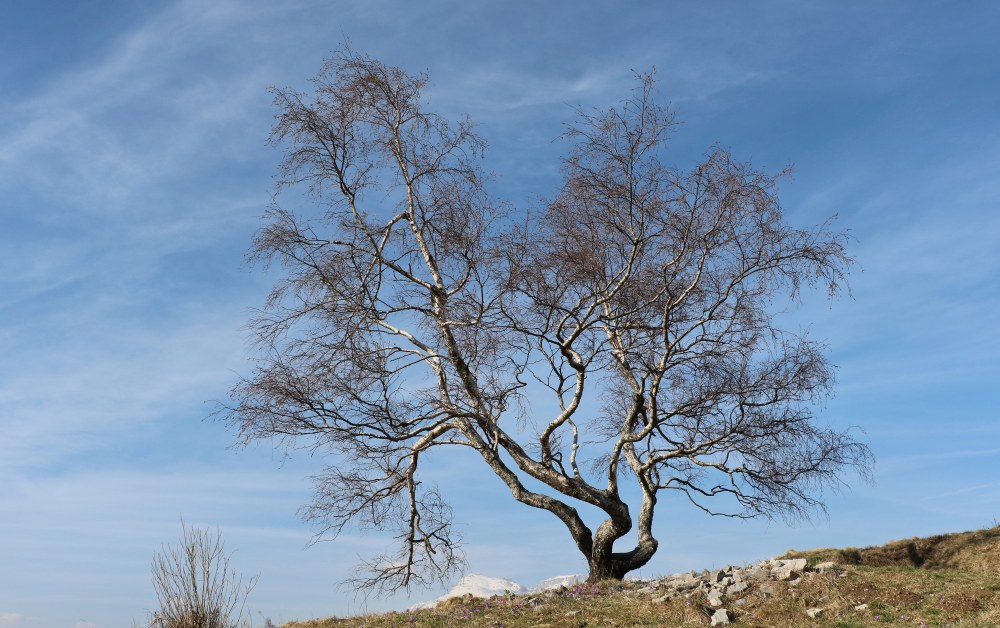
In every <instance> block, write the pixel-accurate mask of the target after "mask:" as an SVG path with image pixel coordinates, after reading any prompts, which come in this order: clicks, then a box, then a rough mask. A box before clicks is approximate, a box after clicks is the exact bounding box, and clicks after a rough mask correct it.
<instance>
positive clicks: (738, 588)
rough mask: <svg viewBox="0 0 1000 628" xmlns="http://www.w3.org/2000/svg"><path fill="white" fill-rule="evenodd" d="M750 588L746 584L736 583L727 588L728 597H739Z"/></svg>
mask: <svg viewBox="0 0 1000 628" xmlns="http://www.w3.org/2000/svg"><path fill="white" fill-rule="evenodd" d="M749 586H750V585H748V584H747V583H746V582H735V583H733V584H731V585H729V586H728V587H726V595H730V596H732V595H739V594H740V593H743V592H744V591H746V590H747V588H748V587H749Z"/></svg>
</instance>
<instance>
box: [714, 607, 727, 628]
mask: <svg viewBox="0 0 1000 628" xmlns="http://www.w3.org/2000/svg"><path fill="white" fill-rule="evenodd" d="M712 625H713V626H728V625H729V611H727V610H726V609H724V608H720V609H719V610H717V611H715V613H714V614H713V615H712Z"/></svg>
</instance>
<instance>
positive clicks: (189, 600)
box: [148, 520, 257, 628]
mask: <svg viewBox="0 0 1000 628" xmlns="http://www.w3.org/2000/svg"><path fill="white" fill-rule="evenodd" d="M181 530H182V537H181V543H180V545H177V546H172V547H170V546H167V547H164V548H163V550H162V551H161V552H160V553H159V554H157V555H156V556H155V557H154V558H153V587H154V588H155V589H156V599H157V602H158V604H159V610H158V611H156V612H155V613H153V615H152V617H151V618H150V621H149V624H148V625H149V627H150V628H244V627H249V626H250V625H251V622H250V615H249V612H248V611H247V608H246V600H247V596H249V595H250V591H252V590H253V588H254V586H255V585H256V584H257V576H254V577H253V578H250V579H249V580H246V581H244V579H243V577H242V576H241V575H239V574H238V573H237V572H236V570H235V569H233V568H232V567H231V566H230V557H231V556H232V555H231V554H227V553H226V551H225V545H224V543H223V541H222V534H221V533H220V532H218V531H216V532H214V533H212V532H210V531H209V530H205V529H201V528H195V527H188V526H186V525H185V524H184V522H183V520H182V521H181Z"/></svg>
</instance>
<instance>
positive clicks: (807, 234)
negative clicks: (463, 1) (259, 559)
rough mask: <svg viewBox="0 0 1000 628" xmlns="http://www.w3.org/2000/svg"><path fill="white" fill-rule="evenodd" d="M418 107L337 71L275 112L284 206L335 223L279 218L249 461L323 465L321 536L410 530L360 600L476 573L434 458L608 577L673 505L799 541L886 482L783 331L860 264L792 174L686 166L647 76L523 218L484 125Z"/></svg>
mask: <svg viewBox="0 0 1000 628" xmlns="http://www.w3.org/2000/svg"><path fill="white" fill-rule="evenodd" d="M426 83H427V77H426V76H423V75H413V74H410V73H407V72H405V71H404V70H402V69H399V68H395V67H390V66H387V65H385V64H383V63H382V62H380V61H378V60H375V59H371V58H368V57H366V56H364V55H361V54H358V53H356V52H354V51H351V50H347V49H345V50H342V51H341V52H339V53H337V54H336V55H335V56H334V57H332V58H331V59H330V60H329V61H327V63H326V64H325V65H324V67H323V69H322V70H321V71H320V73H319V74H318V75H317V76H316V77H315V78H314V80H313V85H314V93H313V94H312V95H307V94H304V93H301V92H299V91H296V90H293V89H275V90H274V96H275V107H276V110H277V114H276V124H275V127H274V131H273V134H272V136H271V141H272V142H273V144H274V145H276V146H281V147H283V148H284V150H285V151H286V152H285V159H284V162H283V165H282V167H281V170H280V177H279V184H278V192H279V193H280V192H282V191H283V190H285V189H287V188H289V187H294V188H299V187H302V189H305V190H307V191H308V194H309V195H311V198H312V199H313V200H314V201H315V202H316V203H317V204H318V205H319V206H321V207H322V209H323V211H322V212H321V214H320V215H314V216H312V217H310V216H309V215H307V214H303V213H301V212H295V211H292V210H289V209H287V208H285V207H283V206H282V205H281V204H280V200H279V199H280V196H279V195H276V200H275V203H274V205H273V207H272V208H271V210H270V211H269V214H268V222H267V225H266V226H265V227H263V228H262V229H261V230H260V232H259V233H258V235H257V237H256V239H255V242H254V247H253V256H254V258H255V259H258V260H261V261H263V262H265V263H270V262H276V263H279V264H280V265H281V268H282V270H283V275H282V278H281V279H280V281H279V282H278V283H277V285H276V287H275V288H274V291H273V292H272V294H271V295H270V297H269V299H268V301H267V302H266V304H265V305H264V307H263V308H262V309H261V311H260V312H259V315H258V316H257V317H256V318H255V319H254V320H253V321H252V329H253V332H254V337H255V338H256V340H257V342H258V347H259V348H260V356H259V362H258V364H257V367H256V368H255V370H254V371H253V372H252V373H251V374H250V375H249V376H247V377H246V378H245V379H243V380H241V381H240V382H239V383H238V384H237V385H236V386H235V388H234V389H233V391H232V398H233V402H232V404H231V407H229V408H228V409H227V417H228V419H229V421H230V422H231V424H232V425H233V426H234V427H235V428H236V429H237V430H238V432H239V434H240V436H241V438H242V439H244V440H246V441H251V440H254V439H274V438H278V439H281V440H283V442H284V443H285V444H286V445H288V446H290V447H297V446H307V447H313V448H316V449H317V450H319V451H321V452H323V453H325V454H328V455H329V456H330V458H329V462H330V464H329V465H328V466H327V467H326V469H325V470H324V471H323V472H322V473H321V474H319V475H318V476H317V477H316V489H317V490H316V496H315V500H314V501H313V503H312V504H310V505H309V506H307V507H306V508H305V511H304V512H305V514H306V517H307V518H308V519H309V520H312V521H314V522H316V523H317V524H319V525H320V526H321V528H322V530H324V531H326V532H332V533H336V532H339V531H340V530H342V529H343V528H344V527H345V526H348V525H358V526H361V527H365V526H371V527H375V528H379V529H387V528H390V529H394V530H396V531H397V534H398V541H399V543H398V547H397V549H398V552H397V553H392V554H389V555H386V556H379V557H373V558H372V559H371V561H370V562H368V563H367V564H366V565H365V567H366V569H365V570H364V572H363V574H361V575H359V577H358V581H357V583H358V584H360V585H362V586H371V587H375V588H381V589H383V590H387V589H394V588H396V587H399V586H410V585H412V584H415V583H428V582H431V581H433V580H434V579H438V578H445V577H447V576H448V575H450V574H451V572H453V571H454V570H455V569H456V568H459V567H460V566H461V562H462V554H461V552H460V548H459V543H458V541H459V539H457V538H456V537H455V535H454V534H453V532H452V529H451V510H450V508H449V507H448V505H447V502H446V501H445V499H444V496H443V495H441V494H439V492H438V491H437V489H436V488H434V487H432V486H428V485H427V484H425V483H422V482H421V481H420V479H419V478H420V472H421V469H422V468H423V466H422V465H423V464H424V461H425V460H427V455H426V454H427V453H428V452H429V451H431V450H432V449H434V450H446V449H454V448H465V449H471V450H473V451H474V452H476V454H478V456H479V457H481V458H482V460H483V462H484V463H485V467H484V468H485V469H489V470H490V471H492V473H494V474H496V476H498V477H499V478H500V479H501V480H502V481H503V482H504V483H505V484H506V485H507V487H509V489H510V493H511V495H512V497H513V498H514V499H515V500H517V501H518V502H521V503H523V504H526V505H528V506H531V507H534V508H539V509H543V510H546V511H549V512H551V513H552V514H553V515H554V516H555V517H556V518H558V519H559V520H560V521H561V522H562V523H563V524H564V525H565V526H566V528H567V530H568V531H569V533H570V535H571V537H572V539H573V542H574V543H575V545H576V547H577V548H578V549H579V550H580V552H582V554H583V555H584V556H585V557H586V559H587V561H588V565H589V569H590V577H591V578H592V579H600V578H607V577H614V578H622V577H624V576H625V574H627V573H628V572H630V571H632V570H635V569H638V568H639V567H641V566H642V565H644V564H646V563H647V562H648V561H649V560H650V558H651V557H652V556H653V554H654V552H655V551H656V549H657V546H658V541H657V539H656V536H655V529H654V525H653V519H654V512H655V507H656V505H657V498H658V495H660V494H661V491H674V492H676V493H678V494H681V495H684V496H686V497H687V498H688V499H689V500H690V502H691V503H692V504H694V505H695V506H696V507H698V508H701V509H702V510H704V511H706V512H708V513H711V514H725V515H728V516H735V517H757V516H767V517H774V516H791V517H794V516H798V515H803V514H807V513H809V512H811V511H812V510H813V509H815V508H817V507H820V508H821V507H822V502H821V497H822V491H823V489H824V488H825V487H835V486H837V485H838V484H839V483H840V482H841V481H842V480H841V479H840V478H841V477H842V473H843V472H844V471H845V469H846V468H848V467H854V468H856V469H858V470H859V471H861V473H862V474H864V473H866V472H867V469H868V467H869V462H870V452H869V450H868V448H867V447H866V446H865V445H864V444H863V443H862V442H859V440H858V439H857V438H855V437H854V436H853V435H852V434H851V433H850V432H849V431H838V430H835V429H831V428H829V427H826V426H825V425H823V424H822V423H821V422H820V421H819V419H818V416H817V412H818V409H819V408H820V407H821V406H822V402H823V401H824V400H825V399H826V398H827V397H828V396H829V395H830V394H831V393H832V388H833V383H834V373H833V368H832V366H831V365H830V363H829V362H828V360H827V358H826V357H825V355H824V352H823V346H822V345H821V344H819V343H817V342H816V341H814V340H812V339H810V338H808V337H807V336H806V335H805V334H803V333H798V332H795V331H792V330H788V329H782V328H780V327H779V326H778V324H777V322H776V317H775V311H776V308H777V307H781V306H783V305H784V304H785V303H787V302H788V301H789V300H794V299H797V298H798V297H799V295H800V291H801V290H803V289H804V288H820V289H822V290H825V291H826V292H827V293H828V294H829V295H830V296H833V295H836V294H837V293H838V292H839V291H840V290H841V289H842V287H843V286H844V285H845V279H846V273H847V271H848V270H849V267H850V266H851V258H850V257H849V256H848V254H847V252H846V250H845V244H846V241H847V236H846V234H845V233H843V232H837V231H834V230H833V228H832V224H831V222H829V221H828V222H826V223H824V224H821V225H819V226H817V227H814V228H809V229H800V228H795V227H793V226H791V225H789V224H788V223H787V222H786V220H785V217H784V214H783V211H782V207H781V204H780V203H779V200H778V196H777V183H778V181H779V179H780V177H781V176H782V174H783V173H777V174H769V173H767V172H763V171H761V170H758V169H756V168H754V167H753V166H752V165H751V164H750V163H748V162H745V161H740V160H738V159H736V158H734V157H733V155H731V154H730V152H729V151H727V150H725V149H723V148H720V147H713V148H711V149H710V150H709V151H708V152H707V153H706V154H705V156H704V159H703V160H701V161H700V162H699V163H697V164H695V165H694V166H693V167H690V168H688V169H681V168H676V167H672V166H668V165H667V164H666V163H664V161H663V159H664V156H665V150H664V149H665V144H666V142H667V139H668V136H669V134H670V132H671V129H672V114H671V112H670V111H669V110H668V109H667V108H665V107H663V106H661V105H659V104H657V103H656V101H655V98H654V90H653V88H654V82H653V77H652V75H646V76H640V77H639V79H638V83H637V86H636V88H635V90H634V91H633V92H632V93H631V94H629V95H628V96H627V97H626V98H625V100H624V101H623V102H622V103H620V104H619V105H617V106H614V107H611V108H609V109H607V110H606V111H593V112H584V111H578V112H577V116H576V119H575V121H574V122H573V123H572V124H571V125H570V126H569V127H568V130H567V132H566V133H565V136H566V139H567V140H568V141H569V143H570V145H571V148H570V150H569V151H568V154H567V156H566V157H565V159H564V161H563V164H562V166H563V169H562V172H563V178H562V182H561V185H560V187H559V188H558V190H557V191H556V192H555V193H554V194H553V196H552V198H551V200H550V201H549V202H547V203H546V204H545V205H544V206H543V207H538V208H531V209H530V211H521V210H514V209H510V208H507V207H506V206H505V205H504V204H503V203H499V202H497V201H495V200H494V199H493V198H492V197H491V195H490V194H489V193H488V190H487V185H486V183H487V177H486V176H485V175H484V172H483V170H482V166H481V163H482V155H483V150H484V148H485V143H484V141H483V140H482V138H480V137H479V136H478V135H477V134H476V133H475V131H474V129H473V127H472V125H471V123H470V122H469V121H468V120H462V121H459V122H457V123H452V122H449V121H447V120H445V119H444V118H442V117H441V116H439V115H436V114H434V113H431V112H427V111H425V110H424V102H423V99H422V90H423V89H424V87H425V86H426ZM537 408H554V410H553V411H552V412H551V413H550V414H547V415H543V414H541V413H540V411H539V410H537ZM625 483H629V484H632V485H633V486H634V487H635V489H633V490H632V491H631V492H629V491H623V485H624V484H625ZM538 487H541V488H538ZM629 495H637V496H638V497H637V498H635V499H634V500H632V501H633V502H634V503H630V499H629ZM580 504H589V505H590V506H593V507H596V508H597V509H598V510H599V511H600V512H602V513H603V519H602V520H601V521H600V522H598V523H597V525H596V526H595V525H591V524H588V522H586V521H585V520H584V518H583V517H582V516H581V514H580V512H579V510H578V508H579V506H580ZM633 529H635V530H636V532H637V537H636V538H637V540H636V543H635V545H634V546H633V547H629V548H625V549H622V550H621V551H615V547H614V545H615V542H616V541H617V540H619V539H621V538H622V537H624V536H625V535H626V534H627V533H629V532H630V531H631V530H633Z"/></svg>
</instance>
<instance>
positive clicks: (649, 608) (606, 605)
mask: <svg viewBox="0 0 1000 628" xmlns="http://www.w3.org/2000/svg"><path fill="white" fill-rule="evenodd" d="M783 558H789V559H791V558H805V559H806V560H807V563H808V564H809V565H810V566H814V565H819V564H821V563H825V562H827V561H833V562H835V563H837V567H836V568H833V569H824V570H822V571H809V572H808V573H803V574H801V577H799V578H796V579H792V580H784V581H766V582H750V583H749V587H748V588H747V589H746V591H745V592H743V593H741V594H740V595H739V596H738V597H739V599H736V597H737V596H731V597H732V598H733V599H726V600H725V601H724V602H723V606H724V607H725V608H726V609H728V614H729V619H730V621H731V624H729V625H731V626H748V627H749V626H759V627H764V626H817V627H837V628H853V627H858V628H861V627H869V626H926V627H928V628H929V627H931V626H956V627H957V626H981V627H998V626H1000V527H996V528H991V529H986V530H978V531H975V532H965V533H960V534H944V535H938V536H933V537H928V538H922V539H917V538H913V539H908V540H903V541H894V542H891V543H888V544H886V545H882V546H878V547H866V548H861V549H858V548H847V549H818V550H812V551H805V552H800V551H794V550H791V551H789V552H788V554H787V555H786V556H785V557H783ZM667 598H669V599H667ZM815 609H822V610H821V611H820V612H819V613H816V612H815ZM716 610H717V609H716V608H713V607H712V606H710V605H709V603H708V600H707V598H706V596H705V594H704V592H703V591H701V590H699V589H694V590H693V591H692V592H689V593H686V594H680V595H678V594H676V592H673V590H672V589H670V588H669V587H668V585H667V584H666V581H661V580H653V581H645V582H640V581H627V582H603V583H597V584H581V585H577V586H574V587H571V588H568V589H564V590H560V591H550V592H548V593H545V594H538V595H524V596H497V597H494V598H491V599H489V600H482V599H474V598H453V599H451V600H448V601H446V602H443V603H441V604H439V605H438V606H437V607H436V608H434V609H430V610H422V611H416V612H412V613H410V612H402V613H386V614H379V615H366V616H362V617H351V618H344V619H338V618H327V619H320V620H311V621H304V622H292V623H289V624H286V625H285V627H284V628H334V627H336V628H346V627H348V626H351V627H353V626H359V627H360V626H365V627H366V628H390V627H393V628H395V627H399V628H402V627H407V626H419V627H423V628H432V627H433V628H438V627H442V628H443V627H445V626H479V627H484V628H485V627H489V628H522V627H523V628H527V627H528V626H533V627H539V628H545V627H549V628H557V627H572V628H579V627H583V626H594V627H596V626H709V625H710V621H711V620H710V617H711V616H712V614H713V613H714V612H716ZM809 611H812V612H813V614H815V615H817V616H816V617H815V618H813V617H810V615H809V614H807V612H809Z"/></svg>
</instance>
